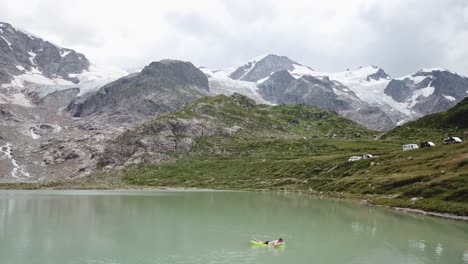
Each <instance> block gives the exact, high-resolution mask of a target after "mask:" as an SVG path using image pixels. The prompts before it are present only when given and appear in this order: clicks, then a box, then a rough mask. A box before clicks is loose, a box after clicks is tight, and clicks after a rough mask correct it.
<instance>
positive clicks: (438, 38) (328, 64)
mask: <svg viewBox="0 0 468 264" xmlns="http://www.w3.org/2000/svg"><path fill="white" fill-rule="evenodd" d="M0 21H2V22H8V23H11V24H13V25H14V26H17V27H19V28H22V29H25V30H27V31H29V32H31V33H33V34H35V35H38V36H40V37H42V38H44V39H47V40H50V41H51V42H54V43H56V44H59V45H61V46H64V47H68V48H73V49H75V50H77V51H79V52H82V53H84V54H85V55H86V56H87V57H88V58H89V59H90V60H91V61H92V62H94V63H97V64H100V63H101V64H110V65H116V66H119V67H122V68H126V69H134V68H137V67H141V66H144V65H147V64H149V63H150V62H151V61H155V60H160V59H164V58H173V59H182V60H188V61H191V62H193V63H194V64H195V65H197V66H208V67H210V68H227V67H232V66H237V65H241V64H243V63H245V62H246V61H247V60H249V59H250V58H252V57H256V56H258V55H261V54H268V53H274V54H278V55H285V56H288V57H290V58H291V59H293V60H296V61H297V62H300V63H303V64H306V65H308V66H311V67H312V68H314V69H316V70H320V71H341V70H345V69H346V68H355V67H358V66H361V65H370V64H374V65H378V66H380V67H382V68H383V69H385V70H386V71H387V72H388V73H389V74H390V75H392V76H401V75H406V74H409V73H413V72H415V71H417V70H418V69H420V68H423V67H436V66H438V67H444V68H448V69H451V70H454V71H457V72H459V73H461V74H464V75H468V1H467V0H391V1H386V0H385V1H383V0H326V1H323V0H304V1H301V0H297V1H296V0H197V1H195V0H184V1H183V0H170V1H167V0H160V1H159V0H157V1H156V0H152V1H150V0H131V1H128V0H79V1H74V0H73V1H72V0H0Z"/></svg>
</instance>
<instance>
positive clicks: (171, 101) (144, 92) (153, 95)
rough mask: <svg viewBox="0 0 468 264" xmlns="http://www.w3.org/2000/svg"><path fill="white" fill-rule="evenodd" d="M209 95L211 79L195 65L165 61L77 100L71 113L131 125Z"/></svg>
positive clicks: (73, 103)
mask: <svg viewBox="0 0 468 264" xmlns="http://www.w3.org/2000/svg"><path fill="white" fill-rule="evenodd" d="M208 92H209V87H208V79H207V78H206V76H205V75H204V74H203V72H201V71H200V70H199V69H197V68H196V67H195V66H193V64H192V63H190V62H182V61H176V60H162V61H159V62H153V63H151V64H150V65H148V66H146V67H145V68H144V69H143V70H142V71H141V72H139V73H135V74H131V75H128V76H126V77H123V78H120V79H118V80H116V81H114V82H112V83H109V84H107V85H105V86H103V87H102V88H101V89H99V91H98V92H97V93H95V94H91V95H88V96H87V98H78V99H76V100H74V101H73V102H72V103H71V104H70V105H69V106H68V110H69V111H70V112H71V113H72V115H73V116H75V117H81V116H88V115H91V114H107V115H114V116H115V115H117V116H125V118H124V119H127V120H128V121H132V120H139V119H142V118H144V117H148V116H155V115H159V114H161V113H166V112H170V111H174V110H176V109H178V108H180V107H181V106H183V105H184V104H185V103H187V102H190V101H193V100H195V99H197V98H200V97H202V96H206V95H208Z"/></svg>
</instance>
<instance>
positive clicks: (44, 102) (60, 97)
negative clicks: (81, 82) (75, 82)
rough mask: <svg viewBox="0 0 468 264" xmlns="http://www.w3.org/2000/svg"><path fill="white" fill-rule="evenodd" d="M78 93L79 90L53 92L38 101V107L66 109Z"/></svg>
mask: <svg viewBox="0 0 468 264" xmlns="http://www.w3.org/2000/svg"><path fill="white" fill-rule="evenodd" d="M79 93H80V89H78V88H71V89H66V90H60V91H55V92H53V93H51V94H48V95H47V96H45V97H43V98H42V99H40V101H39V105H41V106H44V107H48V108H57V109H58V108H62V107H66V106H68V105H69V104H70V102H71V101H72V100H73V99H74V98H75V97H76V96H77V95H78V94H79Z"/></svg>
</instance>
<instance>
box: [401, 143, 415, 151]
mask: <svg viewBox="0 0 468 264" xmlns="http://www.w3.org/2000/svg"><path fill="white" fill-rule="evenodd" d="M418 148H419V147H418V144H406V145H403V151H408V150H414V149H418Z"/></svg>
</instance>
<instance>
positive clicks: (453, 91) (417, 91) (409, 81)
mask: <svg viewBox="0 0 468 264" xmlns="http://www.w3.org/2000/svg"><path fill="white" fill-rule="evenodd" d="M385 94H387V95H389V96H391V97H392V98H393V99H394V100H396V101H398V102H402V103H407V104H409V105H410V107H411V108H412V109H413V110H414V111H415V112H417V113H418V114H419V115H426V114H430V113H435V112H440V111H444V110H447V109H449V108H451V107H453V106H454V105H456V104H457V103H458V102H460V101H461V100H462V99H463V98H465V97H466V96H467V95H468V78H466V77H463V76H460V75H458V74H456V73H453V72H450V71H447V70H444V69H428V70H421V71H418V72H417V73H415V74H412V75H410V76H406V77H403V78H400V79H397V80H392V81H391V82H390V83H389V84H388V86H387V87H386V88H385Z"/></svg>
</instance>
